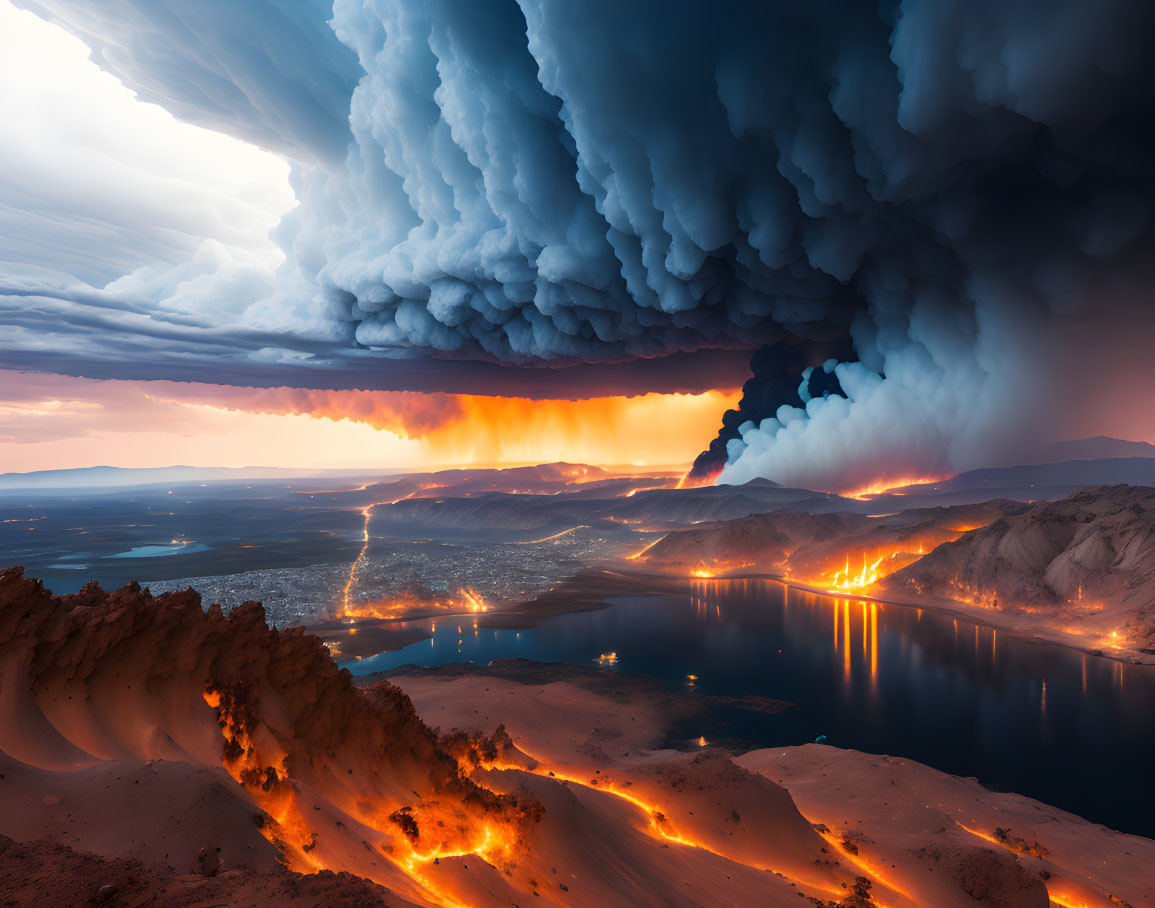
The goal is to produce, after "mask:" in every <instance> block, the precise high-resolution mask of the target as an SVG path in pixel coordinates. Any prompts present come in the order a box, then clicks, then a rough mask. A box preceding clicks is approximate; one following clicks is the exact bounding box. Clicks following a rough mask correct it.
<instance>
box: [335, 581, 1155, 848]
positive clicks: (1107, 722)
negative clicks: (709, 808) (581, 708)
mask: <svg viewBox="0 0 1155 908" xmlns="http://www.w3.org/2000/svg"><path fill="white" fill-rule="evenodd" d="M459 628H460V631H459V630H458V629H459ZM458 641H460V643H459V642H458ZM605 653H615V654H616V656H617V659H616V662H615V663H614V664H613V665H612V666H606V670H607V671H618V672H622V673H628V674H641V675H651V676H654V677H658V678H661V679H663V680H665V681H666V682H667V683H669V684H670V685H672V686H678V685H685V684H689V683H693V684H695V685H696V686H697V687H698V689H699V690H701V691H702V692H703V693H708V694H715V695H729V696H735V697H741V696H747V695H751V694H754V695H760V696H764V697H773V698H778V699H783V700H789V701H791V702H792V703H795V704H797V705H798V707H799V708H798V709H796V710H793V711H791V712H788V713H786V714H783V715H765V714H760V713H756V712H750V711H744V710H738V709H734V710H729V709H727V710H722V711H719V712H718V713H716V714H715V715H714V716H713V717H712V720H711V727H708V728H703V729H702V730H701V731H700V732H699V731H698V730H697V729H695V730H694V733H695V734H698V733H701V734H704V735H705V736H706V737H707V738H709V739H711V740H719V739H726V738H731V739H740V740H743V741H746V742H749V743H752V744H754V745H757V746H774V745H787V744H800V743H805V742H808V741H813V740H814V739H815V738H817V737H818V736H819V735H826V736H827V743H828V744H831V745H834V746H838V747H848V748H854V749H856V750H863V751H868V752H872V753H886V754H894V755H898V756H903V757H909V758H912V759H915V760H918V761H920V762H923V763H927V764H929V765H931V766H934V767H935V768H937V769H941V770H944V771H946V772H950V773H954V774H957V775H963V776H975V777H977V778H978V779H979V780H980V781H982V782H983V783H984V784H986V785H988V786H990V787H992V788H999V789H1007V790H1011V791H1015V792H1018V793H1020V794H1025V795H1029V796H1030V797H1033V798H1038V799H1039V800H1041V801H1044V802H1046V803H1048V804H1054V805H1055V806H1057V807H1061V808H1063V809H1065V810H1069V811H1071V812H1073V813H1076V814H1079V815H1081V816H1083V817H1086V818H1087V819H1090V820H1093V821H1095V822H1099V823H1103V824H1105V825H1107V826H1111V827H1113V828H1115V829H1120V830H1123V831H1125V832H1131V833H1136V834H1139V835H1148V836H1155V810H1153V807H1155V669H1153V668H1150V667H1146V666H1139V665H1132V664H1123V663H1121V662H1118V661H1115V660H1112V659H1108V658H1104V657H1098V656H1091V655H1084V654H1083V653H1080V652H1078V651H1076V650H1072V649H1069V648H1066V647H1062V646H1056V645H1051V644H1044V643H1039V642H1033V641H1031V640H1028V639H1026V638H1023V637H1017V636H1015V635H1013V634H1011V633H1008V632H1006V631H996V630H994V629H993V628H989V627H985V626H982V625H977V624H974V623H972V622H970V621H966V620H964V619H962V618H959V619H957V620H956V619H955V618H953V617H950V616H948V615H945V614H943V613H938V612H933V611H928V610H925V609H915V608H910V607H906V606H896V605H886V604H884V603H863V602H858V601H853V600H845V599H835V598H831V597H827V596H818V595H814V594H810V593H800V592H797V591H787V590H786V589H785V588H784V587H782V586H781V585H780V584H777V583H773V582H770V581H716V580H703V581H694V582H692V584H690V585H689V593H688V595H686V596H682V597H671V596H651V597H628V598H619V599H615V600H613V603H612V605H611V607H610V608H606V609H601V610H597V611H590V612H578V613H573V614H568V615H562V616H560V617H557V618H551V619H549V620H546V621H543V622H542V623H541V624H540V625H539V626H538V627H536V628H528V629H523V630H520V631H515V630H492V629H485V628H484V627H482V628H478V629H475V628H474V626H473V619H472V618H462V619H440V620H438V621H437V622H435V630H434V633H433V638H432V639H431V640H423V641H421V642H419V643H414V644H412V645H410V646H407V647H405V648H404V649H401V650H398V651H396V652H388V653H381V654H380V655H377V656H374V657H372V658H369V659H365V660H363V661H361V662H356V663H353V665H351V666H350V668H352V669H353V670H354V671H355V672H357V673H358V674H360V673H365V672H372V671H388V670H390V669H393V668H396V667H398V666H401V665H405V664H409V663H416V664H421V665H441V664H444V663H448V662H461V661H466V660H471V661H473V662H476V663H478V664H485V663H486V662H488V661H490V660H491V659H497V658H503V657H509V656H516V657H522V658H526V659H536V660H541V661H547V662H576V663H580V664H585V665H590V664H597V663H596V660H597V659H598V657H599V656H600V655H602V654H605ZM689 675H696V676H697V680H696V681H693V682H690V681H689V680H688V678H687V676H689Z"/></svg>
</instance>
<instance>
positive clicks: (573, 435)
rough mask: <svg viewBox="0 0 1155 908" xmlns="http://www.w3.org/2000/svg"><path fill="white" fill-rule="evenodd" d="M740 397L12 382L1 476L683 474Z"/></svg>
mask: <svg viewBox="0 0 1155 908" xmlns="http://www.w3.org/2000/svg"><path fill="white" fill-rule="evenodd" d="M737 398H738V392H736V391H730V390H721V391H709V392H706V393H704V394H656V393H653V394H641V395H636V396H631V397H625V396H616V397H596V398H590V399H587V400H530V399H528V398H513V397H496V396H487V395H467V394H440V393H430V394H426V393H419V392H412V391H314V390H308V389H304V390H302V389H292V388H236V387H231V386H224V385H207V384H196V383H181V382H166V381H156V382H148V381H98V380H94V379H84V378H72V377H67V376H60V375H47V374H37V373H17V372H0V473H6V472H26V471H31V470H52V469H69V468H76V467H89V466H96V465H110V466H120V467H155V466H169V465H172V464H187V465H190V466H206V467H207V466H214V467H219V466H224V467H241V466H268V467H300V468H316V469H325V468H366V469H378V468H408V467H418V466H420V467H429V466H465V465H484V466H495V465H512V464H522V463H537V462H545V461H558V460H567V461H573V462H582V463H591V464H595V465H617V464H635V465H653V466H680V465H684V464H688V463H689V462H690V461H691V460H692V459H693V458H694V456H695V455H696V454H697V452H698V451H700V450H701V448H702V447H703V445H704V444H705V443H706V442H708V441H709V439H710V436H711V435H712V434H713V432H714V429H715V427H716V423H717V419H718V414H719V413H721V412H722V411H724V410H725V409H727V408H728V407H732V406H734V405H735V404H736V402H737Z"/></svg>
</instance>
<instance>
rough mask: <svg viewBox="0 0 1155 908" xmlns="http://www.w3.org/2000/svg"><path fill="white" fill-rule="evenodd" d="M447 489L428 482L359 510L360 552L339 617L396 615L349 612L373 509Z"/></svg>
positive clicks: (348, 578) (347, 580)
mask: <svg viewBox="0 0 1155 908" xmlns="http://www.w3.org/2000/svg"><path fill="white" fill-rule="evenodd" d="M447 487H448V486H447V484H446V483H435V482H429V483H425V484H423V485H421V486H420V487H419V488H417V489H415V490H414V491H412V492H410V493H408V494H407V495H402V496H400V497H399V498H391V499H388V500H386V501H375V502H373V504H367V505H365V506H364V507H363V508H361V516H362V517H363V518H364V522H363V524H362V526H361V551H360V552H358V553H357V557H356V558H355V559H353V563H352V564H351V565H349V576H348V577H347V578H346V579H345V586H344V589H343V590H342V591H341V595H342V605H341V617H343V618H345V617H373V618H386V617H387V618H392V617H394V616H395V614H396V611H394V612H393V613H391V614H377V613H376V612H375V611H372V610H371V611H370V612H369V613H368V614H361V613H357V612H355V611H353V610H351V609H350V605H349V596H350V594H351V593H352V592H353V584H354V582H355V581H356V575H357V568H358V566H360V564H361V562H362V561H363V560H364V559H365V553H366V552H368V551H369V521H370V520H372V519H373V509H374V508H376V507H380V506H382V505H387V504H398V503H399V502H402V501H408V500H409V499H410V498H416V497H418V496H419V495H420V494H421V493H422V492H427V491H429V490H431V489H444V488H447ZM482 611H484V609H482Z"/></svg>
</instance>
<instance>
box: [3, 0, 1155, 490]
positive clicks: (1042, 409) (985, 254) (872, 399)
mask: <svg viewBox="0 0 1155 908" xmlns="http://www.w3.org/2000/svg"><path fill="white" fill-rule="evenodd" d="M22 5H24V6H27V7H28V8H30V9H34V10H36V11H39V12H40V13H41V14H42V15H45V16H46V17H47V18H50V19H51V20H53V21H56V22H59V23H61V24H63V25H64V26H65V27H66V28H69V29H70V30H72V31H73V32H75V33H76V34H78V35H79V36H80V37H82V38H83V39H84V40H85V41H86V42H87V43H89V45H90V46H93V47H94V48H97V49H98V55H97V60H98V62H99V63H101V65H103V66H105V67H106V68H108V69H110V70H112V71H113V72H115V73H116V74H118V75H119V76H120V77H121V78H122V80H124V81H125V82H126V83H127V84H130V85H132V86H134V87H136V88H137V89H138V91H140V92H141V93H142V95H143V96H144V97H146V98H149V99H154V100H157V101H158V102H159V103H161V104H165V105H166V106H169V107H170V108H171V109H172V110H173V111H174V112H175V113H177V115H178V116H181V117H184V118H187V119H192V120H195V121H196V122H198V123H201V124H204V125H209V126H212V127H213V128H216V129H219V130H222V131H225V132H229V133H231V134H234V135H238V136H241V137H244V138H246V139H247V140H249V141H253V142H256V143H257V144H260V145H262V146H264V147H266V148H269V149H273V150H276V151H278V152H279V153H282V154H285V155H287V156H289V157H290V158H291V159H292V160H293V161H294V171H293V185H294V188H295V191H296V194H297V198H298V201H299V205H298V207H297V208H296V209H295V210H294V211H292V212H291V213H290V214H288V215H287V216H286V217H285V219H284V220H283V221H282V223H281V224H280V226H279V227H278V228H277V230H276V231H275V233H274V238H275V239H276V241H277V242H278V244H279V245H280V246H281V247H282V249H283V250H284V252H285V255H286V261H285V263H284V265H283V266H281V269H280V271H279V272H278V274H277V278H276V282H275V285H273V286H270V287H268V288H267V291H266V292H263V293H259V294H254V295H253V296H252V297H251V298H249V299H247V300H245V301H244V303H243V305H241V304H238V305H236V306H233V307H232V309H231V310H230V311H229V312H228V313H221V312H220V311H219V307H218V308H217V309H211V312H212V313H213V317H216V318H219V319H222V320H224V319H226V316H227V319H231V320H232V321H222V322H221V325H222V326H223V327H238V326H239V327H243V328H245V329H246V330H248V331H251V332H254V333H256V332H263V334H261V337H262V338H264V339H263V340H262V341H261V344H262V346H261V348H260V350H259V351H254V352H253V354H252V355H253V357H254V359H255V358H256V357H257V354H258V353H260V355H261V356H263V357H264V361H267V360H268V359H269V356H270V354H269V352H268V351H269V349H270V346H271V345H270V342H269V340H268V335H269V334H273V335H280V336H281V337H283V338H286V341H285V343H286V345H287V346H290V345H289V342H288V339H293V340H294V342H295V343H297V344H298V347H296V348H294V349H296V350H298V351H304V352H298V353H297V354H295V355H296V356H298V358H304V359H309V360H310V361H311V362H314V363H315V364H316V365H318V367H319V368H320V367H323V366H324V365H325V363H326V362H327V361H329V360H327V359H326V357H329V358H330V360H332V361H336V360H337V359H339V358H341V357H346V356H347V355H348V354H349V351H350V350H352V351H354V352H355V353H356V355H357V356H358V357H361V360H360V362H361V363H362V365H363V368H364V369H365V370H366V371H367V372H372V370H373V369H374V368H375V366H374V363H375V362H378V361H380V360H379V358H377V357H375V356H374V355H372V354H376V353H384V354H387V355H388V356H391V357H394V358H396V357H397V356H399V355H406V356H412V355H420V356H426V357H428V356H436V357H442V358H447V359H452V360H489V361H497V362H503V363H510V364H517V365H542V364H553V365H557V364H564V363H574V362H601V361H621V360H628V359H632V358H637V357H660V356H664V355H668V354H670V353H673V352H679V351H683V352H692V351H697V350H703V349H708V348H725V347H729V348H748V349H752V350H753V349H755V348H758V347H761V346H762V345H776V344H778V345H780V344H786V345H787V346H772V347H771V349H772V350H777V351H789V350H797V351H799V354H798V357H793V354H791V355H789V356H787V355H786V354H782V355H781V356H778V355H777V354H776V356H777V359H776V361H775V362H776V364H775V365H774V366H773V368H771V369H770V372H771V373H773V374H772V375H769V377H767V376H760V374H759V372H760V369H761V365H760V364H759V362H758V361H757V360H756V362H755V370H754V371H755V379H754V386H753V387H750V388H748V389H747V396H748V397H749V401H748V402H747V401H744V402H743V405H742V407H741V408H740V409H739V411H738V412H739V417H727V418H728V420H729V422H727V423H726V424H725V425H724V427H723V430H722V433H721V435H720V436H719V443H716V444H715V446H714V447H713V448H712V452H713V453H712V454H711V455H710V456H709V457H708V458H707V460H709V461H712V464H704V465H703V467H702V469H704V470H706V469H707V468H709V469H710V471H712V470H713V469H716V467H717V465H718V463H719V462H720V460H721V458H722V456H723V449H724V456H725V459H726V465H725V468H724V469H723V471H722V473H721V480H722V481H724V482H742V481H745V480H748V479H750V478H753V477H755V476H765V477H769V478H772V479H774V480H776V481H779V482H784V483H790V484H794V485H805V486H811V487H816V488H840V489H848V488H854V487H858V486H863V485H866V484H868V483H869V482H872V481H875V480H877V479H879V478H880V477H881V478H885V476H886V474H888V473H889V474H893V476H895V477H903V478H909V477H912V476H918V475H941V474H944V473H949V472H953V471H956V470H958V469H963V468H966V467H970V466H978V465H981V464H983V463H986V462H990V461H991V460H994V459H1000V458H1004V459H1005V458H1012V459H1013V458H1014V457H1015V456H1016V454H1018V453H1020V452H1022V451H1025V450H1027V449H1029V448H1030V446H1031V445H1032V444H1034V443H1037V442H1040V441H1046V440H1049V439H1047V438H1046V437H1045V436H1046V434H1047V431H1053V430H1048V427H1051V426H1057V425H1060V424H1062V425H1064V426H1069V423H1070V420H1059V419H1058V417H1059V416H1060V415H1064V414H1065V415H1069V414H1070V413H1072V412H1078V411H1079V410H1080V408H1091V407H1093V406H1094V401H1095V400H1097V399H1102V398H1104V397H1110V396H1112V395H1114V394H1117V393H1119V389H1118V388H1117V387H1115V385H1114V383H1113V382H1112V381H1109V375H1108V374H1109V373H1110V375H1114V374H1116V372H1118V371H1119V368H1118V367H1119V366H1120V362H1121V361H1127V362H1131V361H1132V360H1133V362H1134V366H1135V368H1143V369H1145V370H1147V371H1145V372H1144V373H1143V374H1144V375H1147V374H1149V371H1150V367H1149V366H1146V365H1145V364H1146V362H1147V359H1148V358H1147V356H1146V354H1145V353H1144V352H1143V351H1142V349H1141V346H1142V345H1123V346H1118V347H1116V346H1115V345H1113V344H1112V343H1111V341H1112V337H1111V336H1108V335H1105V334H1104V332H1106V331H1107V330H1108V328H1107V327H1106V326H1108V325H1114V326H1120V325H1123V326H1126V325H1128V324H1132V323H1134V324H1136V325H1138V324H1139V323H1137V322H1134V321H1133V318H1132V316H1134V319H1138V318H1140V315H1142V317H1143V318H1144V321H1143V322H1142V330H1146V329H1147V328H1148V327H1150V320H1149V319H1147V317H1146V315H1145V313H1146V312H1147V311H1148V310H1149V308H1150V293H1149V289H1150V288H1151V287H1152V286H1153V282H1152V273H1151V265H1150V263H1151V262H1155V255H1153V253H1155V248H1153V246H1155V242H1153V241H1155V231H1153V221H1152V214H1153V212H1155V181H1153V177H1152V169H1151V166H1150V163H1151V161H1152V160H1153V159H1155V135H1153V122H1155V121H1153V119H1152V114H1153V113H1155V111H1153V109H1152V108H1153V106H1155V93H1153V90H1152V86H1153V85H1155V78H1153V77H1155V57H1152V56H1151V55H1150V54H1149V53H1148V51H1149V49H1150V47H1151V46H1152V44H1151V39H1152V37H1153V24H1155V7H1152V6H1151V5H1150V4H1145V3H1141V2H1136V0H1103V2H1099V3H1094V4H1090V3H1086V2H1083V0H1059V2H1042V0H999V2H993V0H991V2H973V0H967V2H963V0H947V2H943V0H907V2H883V3H881V4H861V3H851V2H814V3H807V4H777V3H766V2H743V0H736V2H733V3H730V4H727V5H725V7H724V8H722V9H719V8H717V7H711V6H710V5H708V4H702V3H698V2H689V0H681V2H678V0H674V2H671V0H637V2H631V3H621V2H617V0H586V2H582V3H563V2H551V0H520V2H514V0H493V2H488V3H484V4H480V3H476V2H473V0H427V2H407V0H364V2H352V0H337V2H336V3H335V4H334V5H333V7H332V9H331V10H330V9H329V7H328V4H327V3H321V2H317V3H302V4H299V5H297V6H295V7H294V10H295V11H294V12H293V13H292V15H288V14H286V13H285V12H284V11H283V10H282V8H281V5H280V4H276V3H273V2H271V0H249V2H243V3H225V2H223V0H211V2H205V3H204V4H200V5H198V13H197V15H196V16H184V15H180V14H179V10H180V8H183V6H184V4H182V3H178V2H176V0H172V9H169V8H167V5H166V4H165V3H163V2H154V0H147V2H146V0H117V2H115V3H107V4H101V6H100V9H99V10H96V11H94V10H93V8H92V7H91V4H81V3H79V2H76V0H23V3H22ZM234 9H239V10H241V12H240V13H234ZM266 20H267V21H268V23H269V28H268V29H260V30H257V29H254V28H253V24H254V23H260V22H265V21H266ZM258 33H259V34H260V40H259V41H257V39H256V38H255V37H254V35H256V34H258ZM641 35H644V36H645V40H640V39H639V36H641ZM303 46H307V47H308V48H309V50H310V51H311V52H309V53H303V52H302V47H303ZM241 60H243V64H244V65H243V66H237V65H235V64H237V63H238V61H241ZM160 61H164V65H162V64H161V62H160ZM174 61H175V62H174ZM173 99H176V100H173ZM334 124H338V125H337V126H335V125H334ZM346 124H347V130H346ZM174 273H180V274H185V275H187V270H186V271H179V269H178V271H174ZM162 277H163V276H160V277H158V276H157V275H156V274H153V275H152V280H151V281H150V282H149V284H148V286H149V287H150V288H151V289H150V291H149V292H150V293H152V294H153V295H154V298H153V302H155V303H156V304H157V305H162V302H161V301H163V299H165V293H169V294H170V295H171V294H172V293H174V292H175V288H167V289H166V288H164V286H163V283H164V282H163V279H162ZM130 283H131V282H130ZM134 286H135V285H134ZM43 293H44V294H45V295H51V294H48V292H47V291H43ZM73 296H74V297H75V294H73ZM185 297H186V298H185V299H184V305H185V307H186V309H185V311H187V307H188V300H187V293H186V294H185ZM206 311H210V307H208V306H207V305H206ZM1097 313H1107V314H1108V315H1109V317H1107V318H1103V319H1099V318H1098V317H1096V314H1097ZM51 330H53V331H66V330H71V329H70V328H68V327H59V326H53V327H52V329H51ZM76 330H77V331H81V330H85V329H84V326H83V325H80V324H79V323H78V326H77V327H76ZM173 330H176V329H173ZM1112 330H1113V329H1112ZM1124 330H1125V333H1128V334H1133V333H1134V332H1127V331H1126V329H1124ZM1137 330H1138V329H1137ZM158 342H160V341H158ZM1084 343H1087V344H1088V345H1089V346H1088V347H1087V349H1092V348H1093V349H1095V350H1109V351H1111V352H1110V353H1109V354H1108V355H1109V356H1110V358H1111V361H1112V369H1111V370H1106V369H1099V368H1096V367H1095V365H1094V364H1091V365H1088V364H1086V363H1078V365H1077V366H1076V365H1075V364H1076V363H1077V361H1078V360H1079V359H1080V351H1081V350H1082V349H1083V345H1084ZM301 345H304V346H301ZM310 345H311V346H310ZM821 345H833V346H835V347H839V348H840V350H841V352H840V353H838V354H835V355H834V356H835V358H836V359H837V360H838V362H837V364H830V368H824V367H823V365H822V364H823V362H825V361H826V359H827V357H825V356H823V357H822V358H820V359H814V358H813V356H812V353H813V352H814V351H816V350H817V349H818V347H820V346H821ZM326 350H328V351H329V352H328V353H326V352H325V351H326ZM182 354H183V356H184V357H185V358H186V359H187V358H189V356H190V354H189V353H188V351H182ZM205 355H208V354H205ZM214 355H215V354H214ZM236 355H237V356H241V357H242V358H243V356H247V355H249V354H247V353H244V352H243V351H242V353H240V354H236ZM814 355H817V354H814ZM234 358H235V357H234ZM771 358H774V357H771ZM341 362H342V365H343V366H347V365H348V360H347V359H344V360H341ZM806 367H817V370H818V371H820V372H821V373H822V375H825V376H832V378H830V379H825V378H823V379H822V381H823V382H826V384H825V385H823V386H822V387H817V388H815V390H817V391H818V392H819V393H814V391H813V390H811V385H810V384H808V385H807V387H806V388H805V389H803V390H804V391H805V393H804V394H802V395H799V393H798V392H799V388H801V386H802V381H803V378H802V374H801V373H802V369H804V368H806ZM1122 371H1124V372H1126V371H1127V370H1126V369H1123V370H1122ZM1076 372H1078V374H1079V378H1078V380H1075V378H1074V375H1075V373H1076ZM463 374H465V373H463ZM816 374H818V373H817V372H812V373H810V377H809V378H808V379H807V382H808V383H810V382H813V381H814V380H815V375H816ZM1131 374H1132V375H1135V374H1136V373H1135V372H1134V371H1132V372H1131ZM527 375H528V376H532V373H527ZM819 378H821V376H819ZM529 381H532V377H530V378H529ZM627 390H628V389H623V391H627ZM763 392H765V393H763Z"/></svg>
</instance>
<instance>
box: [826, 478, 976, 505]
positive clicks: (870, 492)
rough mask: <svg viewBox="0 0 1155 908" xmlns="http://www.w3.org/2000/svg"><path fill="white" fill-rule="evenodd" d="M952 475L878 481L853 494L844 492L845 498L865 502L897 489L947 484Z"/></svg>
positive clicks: (852, 492) (856, 490) (854, 491)
mask: <svg viewBox="0 0 1155 908" xmlns="http://www.w3.org/2000/svg"><path fill="white" fill-rule="evenodd" d="M953 478H954V477H953V476H952V475H946V476H903V477H900V478H896V479H878V480H875V481H874V482H872V483H871V484H870V485H866V486H862V487H861V488H858V489H855V490H853V491H851V492H843V493H842V495H843V497H845V498H857V499H859V500H860V501H863V500H865V499H867V498H871V497H873V496H875V495H883V494H885V493H887V492H892V491H894V490H895V489H905V488H906V487H907V486H927V485H933V484H934V483H936V482H946V481H947V480H948V479H953Z"/></svg>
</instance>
